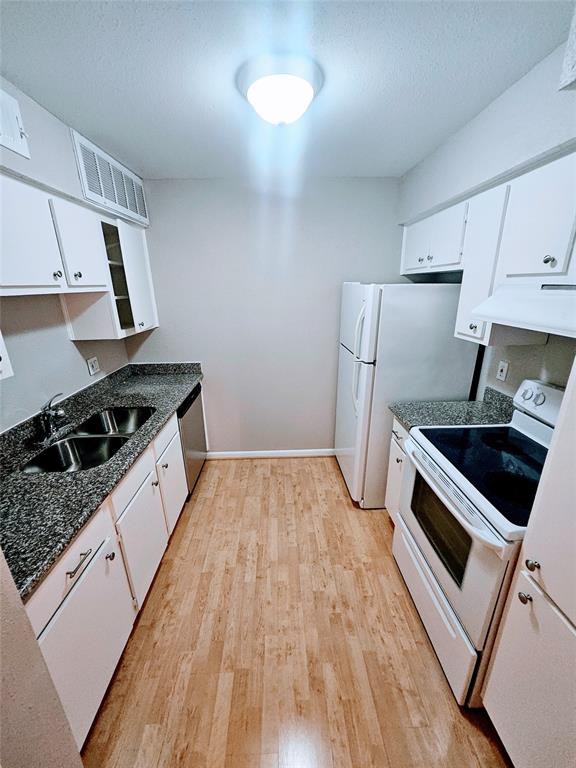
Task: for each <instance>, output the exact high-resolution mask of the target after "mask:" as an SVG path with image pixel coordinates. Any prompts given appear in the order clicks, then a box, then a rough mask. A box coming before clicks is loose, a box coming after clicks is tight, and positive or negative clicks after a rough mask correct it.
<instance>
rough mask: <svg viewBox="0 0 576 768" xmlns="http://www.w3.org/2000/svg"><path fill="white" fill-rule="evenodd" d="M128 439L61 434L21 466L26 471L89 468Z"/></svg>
mask: <svg viewBox="0 0 576 768" xmlns="http://www.w3.org/2000/svg"><path fill="white" fill-rule="evenodd" d="M128 439H129V438H128V437H126V436H125V435H113V436H107V435H99V436H97V437H96V436H94V437H80V436H75V437H74V436H73V437H65V438H64V439H63V440H58V441H57V442H55V443H53V444H52V445H50V446H49V447H48V448H45V449H44V450H43V451H42V452H41V453H39V454H38V455H37V456H35V457H34V458H33V459H30V461H27V462H26V464H24V465H23V466H22V468H21V469H22V472H26V473H27V474H39V473H43V472H78V471H80V470H81V469H92V468H93V467H99V466H100V465H101V464H104V463H105V462H107V461H108V459H111V458H112V456H114V454H115V453H116V452H117V451H119V450H120V448H122V446H123V445H124V443H125V442H126V441H127V440H128Z"/></svg>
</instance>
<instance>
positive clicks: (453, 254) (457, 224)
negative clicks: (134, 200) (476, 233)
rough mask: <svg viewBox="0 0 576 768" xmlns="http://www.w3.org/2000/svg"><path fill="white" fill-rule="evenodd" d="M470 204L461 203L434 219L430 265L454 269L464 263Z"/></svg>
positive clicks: (441, 212) (438, 214)
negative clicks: (463, 247) (465, 229)
mask: <svg viewBox="0 0 576 768" xmlns="http://www.w3.org/2000/svg"><path fill="white" fill-rule="evenodd" d="M467 210H468V203H459V204H458V205H453V206H451V207H450V208H446V210H444V211H440V213H437V214H436V215H435V216H433V217H432V219H431V222H432V225H433V226H432V244H431V249H430V254H429V256H430V258H429V264H430V266H431V267H432V268H434V267H451V268H452V269H454V268H455V267H457V266H459V265H460V264H461V262H462V245H463V242H464V228H465V226H466V212H467Z"/></svg>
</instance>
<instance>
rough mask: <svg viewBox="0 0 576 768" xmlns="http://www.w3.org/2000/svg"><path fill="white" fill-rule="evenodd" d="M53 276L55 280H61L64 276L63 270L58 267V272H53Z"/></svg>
mask: <svg viewBox="0 0 576 768" xmlns="http://www.w3.org/2000/svg"><path fill="white" fill-rule="evenodd" d="M52 277H53V278H54V280H59V279H60V278H61V277H62V270H61V269H57V270H56V272H52Z"/></svg>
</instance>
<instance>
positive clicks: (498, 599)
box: [393, 380, 563, 706]
mask: <svg viewBox="0 0 576 768" xmlns="http://www.w3.org/2000/svg"><path fill="white" fill-rule="evenodd" d="M562 395H563V390H562V389H560V388H558V387H553V386H551V385H547V384H543V383H542V382H539V381H534V380H525V381H524V382H522V385H521V386H520V388H519V389H518V391H517V392H516V395H515V397H514V407H515V410H514V415H513V418H512V421H511V423H510V424H498V425H487V426H448V427H446V426H442V427H415V428H413V429H412V430H410V437H409V438H408V440H407V441H406V443H405V446H404V447H405V450H406V455H407V458H408V461H407V462H406V467H405V469H404V473H403V477H402V489H401V494H400V516H399V518H398V520H397V526H396V530H395V532H394V543H393V552H394V557H395V558H396V561H397V563H398V566H399V568H400V571H401V572H402V575H403V577H404V580H405V581H406V584H407V586H408V589H409V590H410V594H411V595H412V598H413V600H414V603H415V604H416V607H417V609H418V612H419V613H420V617H421V619H422V622H423V624H424V626H425V628H426V630H427V632H428V635H429V637H430V640H431V642H432V645H433V646H434V650H435V651H436V654H437V656H438V658H439V660H440V663H441V664H442V668H443V669H444V672H445V674H446V677H447V679H448V682H449V683H450V686H451V688H452V691H453V693H454V695H455V697H456V699H457V701H458V703H459V704H467V705H468V706H480V705H481V700H480V696H479V691H480V687H481V684H482V680H483V677H484V673H485V670H486V664H487V661H488V656H489V652H490V649H491V647H492V644H493V641H494V636H495V633H496V628H497V625H498V621H499V619H500V615H501V612H502V609H503V606H504V601H505V599H506V593H507V590H508V586H509V583H510V579H511V577H512V571H513V568H514V564H515V562H516V559H517V557H518V551H519V549H520V543H521V539H522V538H523V536H524V532H525V530H526V525H527V523H528V519H529V516H530V511H531V509H532V504H533V502H534V497H535V494H536V489H537V487H538V481H539V479H540V475H541V473H542V468H543V465H544V461H545V459H546V454H547V451H548V446H549V444H550V439H551V437H552V433H553V426H554V424H555V422H556V418H557V415H558V410H559V408H560V403H561V401H562Z"/></svg>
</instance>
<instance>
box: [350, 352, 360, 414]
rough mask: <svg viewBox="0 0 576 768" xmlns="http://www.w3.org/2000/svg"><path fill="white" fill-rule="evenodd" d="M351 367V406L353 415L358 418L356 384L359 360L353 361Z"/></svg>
mask: <svg viewBox="0 0 576 768" xmlns="http://www.w3.org/2000/svg"><path fill="white" fill-rule="evenodd" d="M352 365H353V366H354V373H353V374H352V405H353V406H354V415H355V416H358V404H359V402H358V382H359V381H360V365H362V363H361V362H360V361H359V360H354V362H353V363H352Z"/></svg>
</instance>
